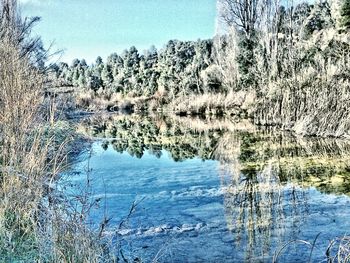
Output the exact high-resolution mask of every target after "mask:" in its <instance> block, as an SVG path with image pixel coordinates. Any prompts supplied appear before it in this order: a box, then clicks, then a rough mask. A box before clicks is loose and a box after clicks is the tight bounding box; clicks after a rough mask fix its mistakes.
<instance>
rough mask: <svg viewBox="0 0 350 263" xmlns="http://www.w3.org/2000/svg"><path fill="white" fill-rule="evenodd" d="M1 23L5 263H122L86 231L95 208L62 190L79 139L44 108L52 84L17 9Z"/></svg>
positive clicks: (0, 231) (8, 2)
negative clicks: (21, 30) (60, 181)
mask: <svg viewBox="0 0 350 263" xmlns="http://www.w3.org/2000/svg"><path fill="white" fill-rule="evenodd" d="M0 19H1V20H0V22H1V23H0V32H1V34H0V37H1V39H0V261H1V262H3V261H5V262H101V261H103V260H106V261H107V260H108V261H110V262H113V261H116V259H115V258H114V257H113V256H111V255H112V254H111V253H110V251H109V243H108V240H105V239H104V237H103V236H101V235H99V234H98V233H95V232H94V231H91V230H90V229H89V228H88V227H87V225H86V217H87V215H88V212H89V209H90V207H91V205H93V203H91V202H90V200H89V199H88V198H87V197H86V196H83V195H81V196H79V197H78V201H77V202H75V203H74V204H72V203H71V200H69V199H68V198H66V197H65V196H64V194H63V193H60V191H59V189H58V188H57V185H56V180H57V178H58V174H59V173H60V172H61V171H62V168H63V167H64V165H65V164H66V156H67V145H68V143H69V139H70V137H71V136H70V134H69V133H65V134H63V135H62V132H65V131H67V130H68V129H66V128H64V127H62V126H60V125H59V123H56V122H55V118H54V117H52V114H54V112H53V108H54V107H51V106H50V107H49V108H45V107H43V102H44V98H43V94H44V92H43V91H44V87H43V83H44V76H43V74H42V73H41V72H40V71H39V70H38V69H37V67H36V66H35V63H34V62H33V60H32V59H31V58H32V56H31V55H32V54H31V50H28V49H26V50H25V52H23V50H24V49H25V47H23V45H22V44H23V43H22V42H20V41H18V37H19V36H26V34H21V35H19V36H18V35H17V33H18V27H21V26H23V23H22V22H21V21H22V20H21V19H20V16H19V14H18V12H17V4H16V1H14V0H1V1H0ZM43 111H44V112H43ZM58 128H59V129H61V130H60V131H58V130H57V129H58ZM62 129H63V130H62ZM67 138H68V139H67Z"/></svg>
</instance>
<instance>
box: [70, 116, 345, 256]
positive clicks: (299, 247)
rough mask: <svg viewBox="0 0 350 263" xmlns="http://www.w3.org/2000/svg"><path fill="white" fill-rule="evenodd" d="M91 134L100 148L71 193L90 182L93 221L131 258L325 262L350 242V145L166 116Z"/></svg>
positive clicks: (118, 123)
mask: <svg viewBox="0 0 350 263" xmlns="http://www.w3.org/2000/svg"><path fill="white" fill-rule="evenodd" d="M80 129H81V130H84V131H85V132H86V133H89V134H90V135H93V136H94V137H95V138H96V139H95V141H94V142H93V144H92V147H91V149H90V151H88V152H85V153H82V154H81V156H80V158H79V160H80V161H79V162H78V163H77V164H76V165H75V166H74V167H73V169H72V170H73V171H74V172H75V173H74V174H73V175H71V176H70V177H69V179H70V181H71V182H72V183H73V190H72V191H73V192H77V191H78V189H80V188H84V187H86V184H87V178H88V182H89V184H88V187H87V188H86V189H88V191H89V198H90V199H91V200H99V206H94V207H93V209H92V211H91V215H90V218H89V219H90V221H91V223H92V224H93V225H94V224H95V225H97V224H98V223H99V222H101V220H102V219H103V218H108V219H110V221H109V227H108V229H106V231H105V232H106V234H108V233H110V234H115V238H114V240H115V242H116V244H120V245H121V248H122V251H123V254H124V256H125V257H126V258H128V259H131V260H133V259H135V258H136V257H137V258H138V259H142V261H144V262H151V261H158V262H271V261H272V259H273V256H275V257H276V256H277V255H278V260H279V262H305V261H308V260H309V257H310V254H311V262H321V261H322V260H324V259H326V256H325V253H326V250H327V247H328V245H329V242H330V241H331V240H333V239H335V238H337V237H342V236H344V235H346V234H350V233H349V232H350V221H349V220H348V218H350V198H349V195H350V174H349V173H350V155H349V153H350V143H348V142H347V141H342V140H320V139H315V138H313V139H305V138H304V139H302V138H297V137H295V136H293V135H291V134H286V133H281V132H276V131H257V130H256V128H254V127H252V126H249V125H246V124H245V125H239V124H232V123H230V122H228V121H218V120H212V121H202V120H198V119H183V118H177V117H173V118H169V117H159V116H153V117H141V116H136V115H134V116H109V117H105V118H96V119H92V120H87V121H85V122H84V123H82V124H81V127H80ZM89 169H90V170H91V171H90V172H88V173H87V172H86V171H87V170H89ZM133 203H134V204H135V205H136V207H133V206H132V204H133ZM130 210H132V212H131V213H130V214H129V212H130ZM316 237H317V239H316ZM296 240H299V241H296ZM307 242H309V243H307ZM314 242H315V245H314V246H312V245H311V244H313V243H314ZM338 244H339V243H336V245H334V248H333V250H331V252H332V253H333V254H334V253H335V252H336V249H337V245H338ZM311 247H314V248H313V250H312V253H311Z"/></svg>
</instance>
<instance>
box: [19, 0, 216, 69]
mask: <svg viewBox="0 0 350 263" xmlns="http://www.w3.org/2000/svg"><path fill="white" fill-rule="evenodd" d="M19 2H20V6H21V12H22V15H23V16H28V17H31V16H39V17H41V21H40V22H39V24H38V25H37V26H36V27H35V28H34V31H33V33H34V34H37V35H40V36H41V37H42V39H43V42H44V44H45V45H46V46H48V45H49V44H50V43H52V42H53V43H54V47H53V49H52V50H53V51H55V50H63V52H64V53H63V55H62V56H61V57H60V58H58V57H56V58H55V59H59V61H64V62H68V63H70V62H71V61H72V60H73V59H74V58H79V59H82V58H85V59H86V61H87V62H88V63H92V62H94V61H95V59H96V57H97V56H101V57H102V58H103V59H105V58H106V57H107V56H108V55H110V54H111V53H113V52H117V53H121V52H122V51H123V50H124V49H128V48H129V47H131V46H136V48H137V49H138V50H139V51H140V53H142V51H143V50H145V49H147V48H149V47H150V46H151V45H155V46H156V47H157V48H162V47H163V46H164V45H165V44H166V42H167V41H168V40H170V39H178V40H197V39H207V38H211V37H213V36H214V33H215V23H216V22H215V21H216V0H19Z"/></svg>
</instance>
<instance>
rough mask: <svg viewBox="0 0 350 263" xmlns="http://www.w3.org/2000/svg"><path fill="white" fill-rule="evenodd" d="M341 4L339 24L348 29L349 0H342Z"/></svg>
mask: <svg viewBox="0 0 350 263" xmlns="http://www.w3.org/2000/svg"><path fill="white" fill-rule="evenodd" d="M343 1H344V2H343V4H342V6H341V9H340V15H341V25H342V26H343V27H345V28H347V29H350V0H343Z"/></svg>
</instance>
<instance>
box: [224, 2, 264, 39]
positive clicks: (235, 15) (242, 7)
mask: <svg viewBox="0 0 350 263" xmlns="http://www.w3.org/2000/svg"><path fill="white" fill-rule="evenodd" d="M262 2H263V0H218V7H219V14H220V17H221V19H222V20H223V21H224V22H225V24H226V25H227V26H229V27H232V26H234V27H236V28H237V29H239V30H242V31H243V32H244V33H245V34H246V36H247V38H251V36H252V34H253V33H254V31H255V29H256V28H257V26H258V24H259V21H260V19H261V14H262V12H263V9H264V5H263V4H262Z"/></svg>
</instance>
